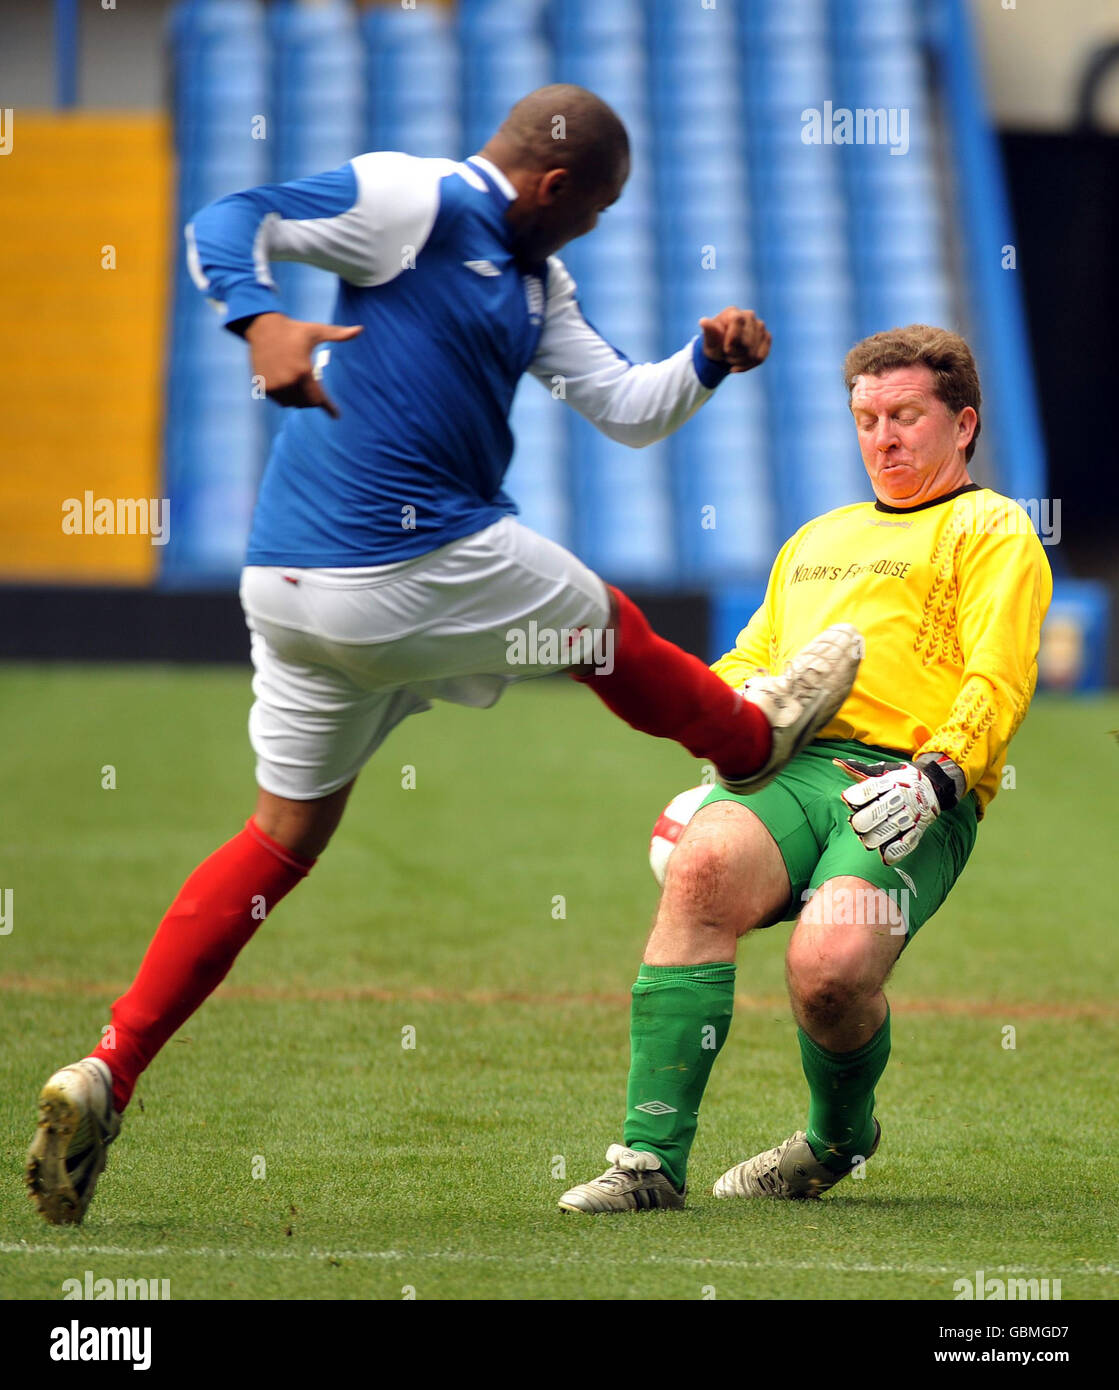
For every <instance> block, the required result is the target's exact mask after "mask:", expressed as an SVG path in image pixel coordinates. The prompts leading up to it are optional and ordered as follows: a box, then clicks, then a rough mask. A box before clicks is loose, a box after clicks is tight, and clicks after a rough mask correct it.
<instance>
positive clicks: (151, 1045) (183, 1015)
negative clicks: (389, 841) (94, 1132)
mask: <svg viewBox="0 0 1119 1390" xmlns="http://www.w3.org/2000/svg"><path fill="white" fill-rule="evenodd" d="M314 863H315V861H314V860H313V859H306V858H304V857H303V856H302V855H300V854H295V853H293V852H292V851H291V850H288V849H285V848H284V847H283V845H280V844H277V843H276V841H275V840H273V839H271V838H270V837H269V836H268V835H266V834H265V833H264V831H263V830H261V829H259V827H258V826H257V824H256V822H255V821H254V820H253V819H252V817H251V816H250V817H249V819H248V821H246V823H245V828H244V830H242V831H241V833H240V834H239V835H235V836H234V837H233V839H232V840H230V841H229V842H228V843H227V844H224V845H222V847H221V848H220V849H218V850H215V851H214V853H213V854H211V855H210V857H209V859H205V860H203V862H202V863H201V864H199V866H198V868H197V869H195V871H194V873H192V874H191V876H190V877H189V878H188V879H187V881H186V882H185V883H184V884H183V886H182V888H181V889H180V891H179V896H178V897H177V898H176V899H175V901H174V902H173V903H172V904H171V906H170V907H169V908H168V909H167V915H166V916H165V917H164V919H163V921H162V922H161V923H160V924H159V929H158V931H157V932H156V934H155V936H154V937H153V938H152V943H151V945H150V946H149V947H148V950H147V954H146V955H145V956H144V959H143V962H142V963H141V965H140V970H139V973H138V974H137V976H136V978H135V980H133V982H132V985H131V987H130V988H129V989H128V991H127V993H125V994H122V995H121V997H120V998H119V999H118V1000H117V1001H116V1003H115V1004H114V1005H113V1010H112V1019H113V1023H112V1028H111V1030H109V1031H108V1033H107V1035H106V1036H105V1038H104V1039H103V1040H102V1042H101V1045H100V1046H99V1047H98V1048H97V1049H96V1050H95V1051H94V1052H91V1053H90V1054H89V1055H90V1056H91V1057H99V1058H100V1059H101V1060H102V1061H103V1062H104V1063H105V1064H106V1065H107V1066H108V1068H109V1070H110V1071H111V1072H112V1074H113V1104H114V1105H115V1106H116V1108H117V1109H118V1110H123V1109H124V1107H125V1106H126V1105H127V1104H128V1102H129V1100H130V1098H131V1096H132V1088H133V1087H134V1086H135V1085H136V1079H137V1077H138V1076H139V1075H140V1073H141V1072H142V1071H143V1070H144V1068H145V1067H146V1066H147V1065H148V1063H149V1062H150V1061H151V1060H152V1058H153V1057H154V1056H155V1054H156V1053H157V1052H158V1051H159V1049H160V1048H161V1047H162V1046H163V1044H164V1043H165V1042H166V1041H167V1039H168V1038H169V1037H170V1036H171V1034H172V1033H174V1032H175V1030H176V1029H177V1028H180V1027H181V1026H182V1025H183V1024H184V1023H185V1022H186V1020H187V1019H188V1018H189V1017H190V1016H191V1014H192V1013H194V1011H195V1009H197V1008H198V1006H199V1005H200V1004H201V1003H202V1001H203V1000H204V999H205V998H206V997H207V996H208V995H210V994H212V993H213V991H214V990H215V989H217V987H218V985H219V984H221V982H222V980H224V979H225V977H226V975H227V974H228V973H229V970H230V967H231V966H232V965H233V962H234V961H235V960H236V958H237V955H238V952H240V950H241V948H242V947H243V946H244V945H245V944H246V942H247V941H248V940H249V938H250V937H251V936H252V934H253V933H254V932H255V931H256V929H257V927H259V926H260V924H261V922H262V921H263V920H264V917H265V915H266V914H267V913H269V912H271V911H272V909H273V908H274V907H275V906H276V904H277V903H278V902H279V901H280V899H281V898H283V897H285V896H286V895H287V894H288V893H290V892H291V890H292V889H293V888H294V887H295V885H296V884H297V883H298V882H299V881H300V880H301V879H303V878H305V877H306V876H307V874H308V873H309V872H310V870H311V867H312V866H313V865H314Z"/></svg>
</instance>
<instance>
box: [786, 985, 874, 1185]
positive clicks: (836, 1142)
mask: <svg viewBox="0 0 1119 1390" xmlns="http://www.w3.org/2000/svg"><path fill="white" fill-rule="evenodd" d="M797 1038H798V1039H799V1041H800V1057H801V1062H802V1063H803V1065H804V1074H805V1076H806V1077H807V1078H808V1089H809V1092H810V1097H811V1098H810V1100H809V1103H808V1125H807V1128H806V1133H807V1134H808V1143H809V1146H810V1147H811V1149H812V1152H813V1153H814V1154H815V1155H816V1157H817V1158H818V1159H819V1160H820V1162H821V1163H822V1164H823V1165H824V1167H825V1168H831V1169H832V1170H833V1171H834V1172H840V1171H841V1170H843V1171H845V1170H846V1169H848V1168H850V1166H851V1159H852V1158H854V1157H855V1155H856V1154H862V1155H863V1157H866V1155H867V1154H869V1153H870V1146H871V1145H872V1144H873V1143H874V1088H875V1086H876V1085H877V1084H878V1079H879V1077H880V1076H881V1075H882V1073H883V1072H884V1071H885V1070H886V1063H887V1061H888V1060H889V1057H890V1014H889V1011H888V1010H887V1013H886V1018H885V1021H884V1022H883V1024H882V1027H881V1028H879V1030H878V1032H877V1033H875V1035H874V1037H873V1038H871V1040H870V1041H869V1042H868V1043H864V1044H863V1046H862V1047H860V1048H857V1049H856V1050H855V1051H854V1052H829V1051H828V1050H827V1048H824V1047H821V1046H820V1045H819V1043H816V1042H813V1040H812V1039H811V1038H810V1037H809V1036H808V1034H807V1033H806V1032H805V1031H804V1029H803V1028H798V1029H797Z"/></svg>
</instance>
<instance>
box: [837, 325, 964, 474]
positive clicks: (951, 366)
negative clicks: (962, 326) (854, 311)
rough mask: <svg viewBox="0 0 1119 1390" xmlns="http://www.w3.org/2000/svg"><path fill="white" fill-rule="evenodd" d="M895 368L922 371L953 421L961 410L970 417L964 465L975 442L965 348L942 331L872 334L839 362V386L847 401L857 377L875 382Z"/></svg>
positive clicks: (918, 328)
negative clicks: (926, 372) (929, 374)
mask: <svg viewBox="0 0 1119 1390" xmlns="http://www.w3.org/2000/svg"><path fill="white" fill-rule="evenodd" d="M898 367H928V369H929V371H930V372H932V374H933V379H934V381H935V383H936V387H935V390H936V396H937V399H938V400H940V401H943V402H944V404H945V406H946V407H947V409H948V410H950V411H951V412H952V414H953V415H958V414H959V413H960V411H961V410H963V409H964V408H965V407H966V406H969V405H970V406H971V408H972V409H973V410H974V411H975V433H974V434H973V435H972V436H971V443H970V444H969V445H968V446H967V450H966V452H965V454H964V458H965V459H966V460H967V462H968V463H970V462H971V456H972V454H974V453H975V442H976V440H977V439H978V438H979V427H980V415H979V406H980V402H981V401H982V395H981V393H980V390H979V371H978V369H977V368H976V365H975V358H974V357H973V356H972V353H971V348H969V347H968V345H967V343H966V342H964V340H963V338H961V337H960V335H959V334H958V333H951V332H949V331H948V329H947V328H932V327H930V326H929V325H928V324H927V323H911V324H910V325H909V327H908V328H891V329H889V330H888V331H887V332H885V333H874V334H872V335H871V336H870V337H869V338H864V339H863V340H862V342H861V343H856V344H855V346H854V347H853V348H852V349H851V351H850V352H849V353H848V354H847V356H846V357H845V358H844V361H843V380H844V381H845V382H846V384H847V399H848V401H850V399H851V392H852V390H853V389H854V385H855V378H856V377H858V376H881V375H882V373H883V372H892V371H895V370H896V369H897V368H898Z"/></svg>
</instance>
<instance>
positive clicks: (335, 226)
mask: <svg viewBox="0 0 1119 1390" xmlns="http://www.w3.org/2000/svg"><path fill="white" fill-rule="evenodd" d="M350 168H351V169H352V170H353V174H354V179H355V182H356V197H355V201H354V202H353V205H352V206H351V207H349V208H347V210H346V211H345V212H342V213H340V214H338V215H336V216H331V217H313V218H305V219H298V218H291V217H288V216H282V215H275V214H274V215H273V216H271V217H269V218H266V219H265V222H264V225H263V226H262V228H261V232H262V248H261V249H262V251H263V252H264V254H265V255H266V257H267V258H268V259H269V260H274V261H303V262H305V263H307V264H308V265H315V266H319V267H320V268H321V269H323V270H329V271H331V272H333V273H334V274H335V275H340V276H341V277H342V278H343V279H344V280H348V281H349V282H350V283H351V284H353V285H362V286H373V285H384V284H387V283H388V281H390V280H394V279H395V278H396V276H398V275H399V274H400V273H401V272H402V271H403V270H404V269H405V268H406V267H407V265H408V264H409V261H411V263H412V264H414V263H415V257H416V256H417V255H418V254H419V252H420V251H421V249H422V248H423V245H424V243H425V242H426V241H427V239H428V237H429V236H430V235H431V229H432V227H433V226H434V225H435V218H436V216H437V215H438V212H439V194H440V184H441V183H442V181H443V179H444V178H446V176H447V175H448V174H450V173H453V172H455V171H457V170H458V169H460V168H461V166H460V165H458V164H456V163H455V161H454V160H451V159H420V158H417V157H416V156H414V155H409V154H400V153H397V152H395V151H376V152H374V153H372V154H362V155H358V156H357V158H356V159H352V160H351V161H350Z"/></svg>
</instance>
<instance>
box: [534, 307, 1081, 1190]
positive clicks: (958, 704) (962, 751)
mask: <svg viewBox="0 0 1119 1390" xmlns="http://www.w3.org/2000/svg"><path fill="white" fill-rule="evenodd" d="M844 370H845V377H846V382H847V388H848V392H849V395H850V403H851V413H852V416H853V419H854V424H855V429H856V431H857V433H858V439H859V447H860V450H861V452H862V457H863V462H864V464H865V465H866V470H867V473H868V474H869V476H870V482H871V485H872V487H873V489H874V495H875V498H876V500H875V501H873V502H857V503H855V504H853V505H852V506H849V507H840V508H838V509H837V510H836V511H832V512H827V513H826V514H825V515H823V516H820V517H817V518H816V519H815V520H814V521H810V522H808V524H807V525H805V526H802V527H801V528H800V530H799V531H798V532H797V533H796V535H794V536H793V537H792V538H791V539H790V540H789V541H787V542H786V543H785V545H784V546H783V547H782V549H781V552H780V554H779V555H778V556H777V560H776V562H775V563H774V566H773V570H772V572H771V574H770V578H769V585H768V589H767V591H766V596H765V602H764V603H763V605H762V607H761V608H760V609H759V610H758V611H757V612H756V613H755V614H754V616H753V617H752V618H751V619H750V621H749V623H748V624H747V625H746V627H745V628H744V629H743V631H742V632H741V633H739V636H738V641H737V644H736V646H735V648H734V650H733V651H730V652H728V653H727V654H726V656H724V657H723V658H722V659H721V660H719V661H718V662H716V663H715V668H714V669H715V670H716V672H718V674H719V675H721V676H722V677H723V678H724V679H725V680H726V681H727V682H728V683H729V684H730V685H733V686H736V687H738V686H741V685H743V683H748V682H749V681H750V679H751V678H752V677H755V676H757V675H758V674H759V673H760V672H763V671H767V670H768V671H779V670H781V669H782V668H783V666H784V663H785V662H786V661H787V660H788V659H789V658H790V657H791V656H792V655H793V654H794V653H795V652H796V651H797V650H798V649H799V648H800V647H802V646H804V644H805V642H806V641H808V639H809V638H811V637H812V636H813V635H814V634H815V633H816V632H818V631H819V630H820V628H822V627H826V626H828V625H829V624H831V623H835V622H839V621H843V622H847V623H851V624H853V625H854V626H855V627H857V628H858V629H859V631H860V632H861V633H862V634H863V636H864V638H865V640H866V656H865V657H864V659H863V662H862V665H861V667H860V669H859V673H858V675H857V677H856V679H855V683H854V686H853V688H852V690H851V693H850V695H849V696H848V698H847V700H846V701H845V702H844V704H843V705H842V706H841V707H840V709H839V712H838V713H837V714H836V716H835V717H834V719H833V720H832V721H831V723H830V724H827V725H825V726H824V728H823V729H821V730H820V732H819V734H818V735H817V736H816V738H815V739H814V740H813V741H812V742H810V743H808V744H807V746H806V747H804V748H803V750H802V751H801V752H800V753H798V754H797V756H796V757H794V758H793V759H792V761H791V762H789V763H788V764H787V766H786V767H785V768H784V769H783V770H782V771H781V772H780V773H778V774H777V776H775V777H772V778H771V779H770V780H768V781H767V782H765V784H764V785H762V786H760V787H759V786H752V787H749V788H746V789H743V788H742V786H741V784H737V785H736V786H735V789H734V790H730V789H729V788H727V787H722V786H720V787H716V788H714V789H713V790H712V791H711V794H710V795H709V796H708V797H707V799H706V800H705V801H704V802H703V804H702V805H701V807H700V809H699V810H698V811H697V812H696V814H695V816H694V817H693V818H692V820H691V821H690V822H689V824H688V825H687V827H686V829H685V830H684V832H683V834H682V835H681V837H680V839H679V842H678V843H677V845H676V848H675V849H674V850H673V852H672V854H671V857H670V858H669V861H668V867H667V870H666V874H665V882H664V891H663V893H662V896H661V901H660V906H659V908H658V910H657V916H656V921H655V923H654V926H653V931H652V934H651V936H650V938H649V943H648V946H647V948H646V951H645V959H644V963H643V964H642V966H641V969H640V973H639V975H638V979H637V983H636V984H635V985H634V988H633V1005H632V1017H631V1029H630V1044H631V1058H630V1073H629V1087H628V1091H627V1096H626V1123H625V1133H624V1140H625V1142H624V1143H623V1144H612V1145H611V1146H610V1148H609V1149H608V1151H607V1161H608V1162H609V1164H610V1167H609V1168H608V1169H607V1170H606V1172H605V1173H603V1174H602V1176H601V1177H598V1178H595V1179H594V1180H593V1181H591V1182H587V1183H582V1184H580V1185H579V1186H577V1187H574V1188H572V1189H571V1190H570V1191H569V1192H566V1193H564V1195H563V1197H562V1198H561V1199H560V1206H561V1207H562V1208H563V1209H564V1210H566V1211H581V1212H608V1211H635V1210H647V1209H649V1208H653V1207H681V1206H683V1204H684V1188H685V1181H686V1167H687V1160H688V1153H689V1150H690V1148H691V1145H692V1141H693V1139H694V1137H695V1131H696V1121H697V1116H698V1112H699V1104H700V1100H701V1098H702V1096H703V1092H704V1088H705V1086H706V1084H707V1079H708V1076H709V1075H710V1072H711V1066H712V1064H713V1062H714V1060H715V1057H716V1055H717V1054H718V1051H719V1049H720V1047H721V1046H722V1044H723V1042H724V1041H725V1039H726V1035H727V1032H728V1029H729V1027H730V1020H731V1012H732V1009H733V1006H734V975H735V966H734V957H735V951H736V947H737V942H738V938H739V937H742V936H745V935H746V933H747V932H750V931H753V930H755V929H756V928H759V927H768V926H771V925H773V924H774V923H775V922H779V921H795V922H796V925H795V927H794V928H793V931H792V935H791V937H790V940H789V945H788V950H787V953H786V976H787V980H788V986H789V996H790V1000H791V1003H792V1011H793V1016H794V1018H795V1020H796V1023H797V1037H798V1040H799V1043H800V1054H801V1061H802V1064H803V1068H804V1074H805V1077H806V1078H807V1081H808V1088H809V1104H808V1117H807V1123H806V1125H805V1128H804V1129H803V1130H801V1131H798V1132H797V1133H796V1134H794V1135H792V1137H791V1138H788V1139H786V1140H785V1141H784V1142H783V1143H781V1144H779V1145H778V1146H777V1147H776V1148H773V1149H769V1150H767V1151H766V1152H764V1153H760V1154H758V1155H756V1156H755V1157H753V1158H750V1159H747V1160H746V1161H745V1162H742V1163H739V1164H738V1165H737V1166H736V1167H733V1168H731V1169H730V1170H729V1171H728V1172H726V1173H724V1174H723V1176H722V1177H721V1178H720V1179H719V1181H718V1182H717V1183H716V1184H715V1195H716V1196H718V1197H730V1198H734V1197H784V1198H811V1197H819V1196H820V1195H821V1194H822V1193H824V1192H826V1191H827V1190H828V1189H829V1188H831V1187H833V1186H834V1185H835V1184H836V1183H837V1182H839V1181H840V1179H841V1178H843V1177H844V1176H846V1175H847V1174H848V1173H850V1172H851V1171H852V1169H853V1168H855V1167H856V1166H857V1165H859V1164H861V1163H862V1162H863V1161H865V1160H866V1159H868V1158H870V1157H871V1156H872V1155H873V1154H874V1152H875V1150H876V1149H877V1147H878V1143H879V1139H880V1137H881V1129H880V1126H879V1124H878V1121H877V1120H876V1118H875V1115H874V1088H875V1086H876V1084H877V1082H878V1079H879V1078H880V1077H881V1075H882V1072H883V1071H884V1069H885V1066H886V1062H887V1060H888V1058H889V1054H890V1010H889V1005H888V1004H887V1001H886V996H885V994H884V993H883V989H882V987H883V984H884V983H885V981H886V978H887V976H888V975H889V973H890V971H891V969H892V968H893V965H894V962H895V961H896V960H897V958H898V956H899V954H900V953H901V951H902V950H903V949H904V947H905V945H906V944H907V942H909V941H910V940H911V939H912V937H913V936H914V934H915V933H916V932H917V930H918V929H919V928H920V927H921V926H922V925H923V924H924V923H925V922H926V921H928V919H929V918H930V917H931V916H932V915H933V913H934V912H935V911H936V910H937V908H938V907H939V906H940V904H941V903H942V902H943V901H944V899H945V898H946V897H947V896H948V894H949V892H950V891H951V888H952V885H953V884H954V883H955V882H956V879H957V878H958V877H959V875H960V873H961V872H962V871H963V868H964V865H965V864H966V863H967V860H968V856H969V855H970V854H971V851H972V847H973V846H974V844H975V836H976V823H977V821H979V820H980V819H981V818H982V816H983V814H984V812H985V811H986V809H987V806H988V805H989V803H990V801H991V799H992V798H993V797H994V795H995V793H996V791H997V790H998V786H999V775H1000V771H1001V768H1002V764H1003V761H1004V758H1005V756H1006V749H1007V745H1008V744H1009V742H1010V740H1011V738H1012V737H1013V735H1014V732H1015V730H1016V729H1017V728H1018V725H1019V724H1020V723H1021V722H1022V718H1023V716H1024V715H1025V713H1026V710H1027V708H1028V707H1029V703H1030V698H1031V696H1032V695H1033V691H1034V686H1035V684H1036V681H1037V652H1038V643H1039V634H1040V630H1041V623H1042V620H1043V618H1044V617H1045V612H1046V609H1047V608H1048V606H1049V600H1050V598H1051V596H1052V587H1053V586H1052V577H1051V575H1050V571H1049V564H1048V561H1047V560H1046V557H1045V552H1044V550H1043V549H1042V546H1041V543H1040V542H1039V541H1038V539H1037V536H1036V535H1035V534H1034V531H1033V528H1032V526H1031V524H1030V521H1029V518H1028V516H1027V515H1026V513H1025V512H1024V511H1023V510H1022V509H1021V508H1020V507H1019V506H1018V505H1017V504H1016V503H1015V502H1012V501H1010V500H1009V499H1008V498H1005V497H1001V496H999V495H998V494H997V493H994V492H991V491H990V490H988V489H986V488H981V487H979V486H978V485H977V484H976V483H973V482H972V481H971V479H970V477H969V475H968V463H969V461H970V459H971V457H972V454H973V452H974V450H975V442H976V438H977V437H978V434H979V406H980V391H979V378H978V374H977V372H976V368H975V361H974V359H973V357H972V354H971V351H970V349H969V348H968V346H967V344H966V343H965V342H964V340H963V339H962V338H960V337H958V336H957V335H956V334H954V333H949V332H947V331H945V330H943V329H938V328H929V327H925V326H923V325H914V326H912V327H909V328H903V329H895V330H893V331H891V332H888V333H878V334H876V335H875V336H873V337H871V338H868V339H866V340H865V341H864V342H861V343H859V344H857V345H856V346H855V347H854V348H852V350H851V351H850V352H849V353H848V355H847V360H846V362H845V364H844Z"/></svg>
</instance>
